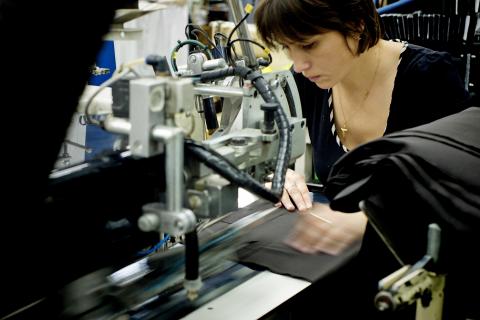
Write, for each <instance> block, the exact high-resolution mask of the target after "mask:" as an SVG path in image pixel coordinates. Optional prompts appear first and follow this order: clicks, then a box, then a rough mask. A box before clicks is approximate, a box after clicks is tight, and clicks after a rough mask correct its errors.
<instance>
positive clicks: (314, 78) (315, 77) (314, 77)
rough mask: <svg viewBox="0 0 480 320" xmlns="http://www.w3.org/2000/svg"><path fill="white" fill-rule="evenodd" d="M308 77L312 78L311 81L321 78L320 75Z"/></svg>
mask: <svg viewBox="0 0 480 320" xmlns="http://www.w3.org/2000/svg"><path fill="white" fill-rule="evenodd" d="M307 79H308V80H310V81H312V82H315V81H317V80H318V79H320V76H311V77H308V76H307Z"/></svg>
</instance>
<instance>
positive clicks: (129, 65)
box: [79, 58, 145, 125]
mask: <svg viewBox="0 0 480 320" xmlns="http://www.w3.org/2000/svg"><path fill="white" fill-rule="evenodd" d="M142 63H145V59H144V58H139V59H135V60H132V61H129V62H126V63H122V64H121V65H120V66H119V67H118V68H117V69H116V70H115V72H114V73H113V74H112V76H111V77H110V78H109V79H108V80H106V81H104V82H103V83H102V84H101V85H100V86H99V87H98V89H97V91H95V92H94V93H93V94H92V95H91V96H90V98H89V99H88V101H87V103H86V104H85V111H84V113H85V117H84V118H83V120H82V118H80V119H79V122H80V124H82V123H85V124H94V125H100V122H99V121H97V120H95V119H93V118H92V117H91V116H90V107H91V105H92V102H93V100H94V99H95V97H96V96H97V95H98V94H99V93H100V92H101V91H102V90H103V89H105V88H106V87H109V86H111V85H112V84H114V83H115V82H117V81H118V80H120V79H122V78H123V77H124V76H126V75H127V74H129V73H133V74H135V76H136V77H139V76H140V75H139V74H138V73H137V72H136V71H135V70H134V69H133V67H134V66H136V65H138V64H142Z"/></svg>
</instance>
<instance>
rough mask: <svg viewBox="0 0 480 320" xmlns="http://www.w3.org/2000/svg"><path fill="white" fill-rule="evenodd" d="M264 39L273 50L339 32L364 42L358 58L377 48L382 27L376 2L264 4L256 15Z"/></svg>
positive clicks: (267, 0)
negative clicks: (289, 43)
mask: <svg viewBox="0 0 480 320" xmlns="http://www.w3.org/2000/svg"><path fill="white" fill-rule="evenodd" d="M255 23H256V24H257V28H258V32H259V35H260V38H261V39H262V40H263V42H264V43H265V44H266V45H267V46H269V47H272V48H276V47H277V45H278V44H279V43H281V42H282V41H290V42H304V41H305V40H307V39H308V38H309V37H312V36H315V35H318V34H321V33H324V32H327V31H338V32H340V33H341V34H343V35H344V36H345V37H347V36H353V37H357V38H359V39H360V41H359V45H358V49H357V54H360V53H362V52H364V51H365V50H366V49H368V48H370V47H373V46H374V45H375V44H376V43H377V42H378V40H379V39H380V38H381V34H382V26H381V22H380V17H379V15H378V12H377V9H376V8H375V5H374V4H373V0H261V1H260V4H259V5H258V7H257V8H256V11H255Z"/></svg>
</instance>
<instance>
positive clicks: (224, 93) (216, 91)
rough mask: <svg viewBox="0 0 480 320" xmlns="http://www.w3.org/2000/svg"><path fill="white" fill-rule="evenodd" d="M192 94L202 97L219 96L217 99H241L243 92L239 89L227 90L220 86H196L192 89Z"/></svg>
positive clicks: (227, 88)
mask: <svg viewBox="0 0 480 320" xmlns="http://www.w3.org/2000/svg"><path fill="white" fill-rule="evenodd" d="M193 94H197V95H202V96H219V97H225V98H230V97H243V95H244V92H243V89H241V88H229V87H221V86H205V87H203V86H202V87H200V86H196V87H194V88H193Z"/></svg>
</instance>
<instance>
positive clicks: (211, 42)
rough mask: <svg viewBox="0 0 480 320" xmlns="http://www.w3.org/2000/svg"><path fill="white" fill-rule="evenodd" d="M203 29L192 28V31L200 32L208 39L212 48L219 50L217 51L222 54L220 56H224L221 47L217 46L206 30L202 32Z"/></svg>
mask: <svg viewBox="0 0 480 320" xmlns="http://www.w3.org/2000/svg"><path fill="white" fill-rule="evenodd" d="M202 31H203V30H202ZM202 31H200V30H198V29H195V30H192V33H193V34H195V32H199V33H200V34H201V35H202V36H203V37H204V38H205V39H206V40H207V42H208V43H209V44H210V45H211V46H212V48H213V49H215V50H217V52H218V53H219V54H220V56H222V57H223V53H222V51H221V50H220V49H218V48H217V46H216V45H215V43H213V41H212V40H210V37H209V36H208V35H207V34H206V33H205V32H202ZM195 35H196V34H195ZM197 39H198V37H197Z"/></svg>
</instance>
